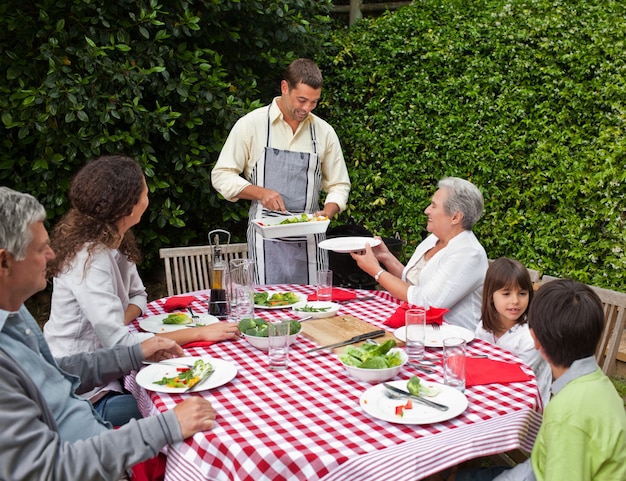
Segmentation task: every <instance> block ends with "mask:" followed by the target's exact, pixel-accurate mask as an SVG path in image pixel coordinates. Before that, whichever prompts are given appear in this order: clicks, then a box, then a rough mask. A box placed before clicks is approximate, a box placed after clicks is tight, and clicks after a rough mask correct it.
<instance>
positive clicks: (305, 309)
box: [291, 301, 341, 319]
mask: <svg viewBox="0 0 626 481" xmlns="http://www.w3.org/2000/svg"><path fill="white" fill-rule="evenodd" d="M340 307H341V306H340V305H339V304H335V303H334V302H327V301H304V302H298V303H296V304H294V305H293V306H291V309H292V310H293V312H294V314H295V315H296V316H298V317H300V318H303V317H312V318H313V319H323V318H325V317H335V316H336V315H337V312H339V308H340Z"/></svg>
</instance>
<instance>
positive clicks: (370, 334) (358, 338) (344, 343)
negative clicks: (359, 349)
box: [306, 329, 387, 354]
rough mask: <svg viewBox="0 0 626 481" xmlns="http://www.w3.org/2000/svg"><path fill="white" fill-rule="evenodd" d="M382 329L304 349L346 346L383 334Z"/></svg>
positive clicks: (314, 349)
mask: <svg viewBox="0 0 626 481" xmlns="http://www.w3.org/2000/svg"><path fill="white" fill-rule="evenodd" d="M386 332H387V331H385V330H384V329H379V330H378V331H372V332H366V333H365V334H359V335H358V336H354V337H353V338H350V339H348V340H347V341H341V342H336V343H335V344H329V345H327V346H320V347H315V348H313V349H309V350H308V351H306V354H308V353H310V352H315V351H320V350H322V349H332V348H334V347H341V346H347V345H348V344H354V343H355V342H361V341H365V340H366V339H374V338H375V337H380V336H384V335H385V333H386Z"/></svg>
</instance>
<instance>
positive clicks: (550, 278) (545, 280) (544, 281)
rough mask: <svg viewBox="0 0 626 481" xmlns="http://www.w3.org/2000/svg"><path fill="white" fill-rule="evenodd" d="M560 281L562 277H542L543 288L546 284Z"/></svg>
mask: <svg viewBox="0 0 626 481" xmlns="http://www.w3.org/2000/svg"><path fill="white" fill-rule="evenodd" d="M559 279H560V277H554V276H548V275H546V274H544V275H543V276H542V277H541V285H542V286H543V285H544V284H545V283H546V282H552V281H558V280H559Z"/></svg>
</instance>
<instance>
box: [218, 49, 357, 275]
mask: <svg viewBox="0 0 626 481" xmlns="http://www.w3.org/2000/svg"><path fill="white" fill-rule="evenodd" d="M321 92H322V73H321V72H320V70H319V68H318V67H317V65H316V64H315V63H314V62H313V61H311V60H308V59H298V60H294V61H293V62H292V63H291V64H290V65H289V66H288V67H287V70H286V71H285V75H284V79H283V80H282V81H281V82H280V93H281V95H280V97H276V98H274V100H273V102H272V103H271V105H268V106H266V107H262V108H260V109H257V110H254V111H253V112H250V113H248V114H247V115H245V116H244V117H242V118H241V119H239V120H238V121H237V123H236V124H235V126H234V127H233V129H232V130H231V132H230V134H229V136H228V138H227V139H226V143H225V144H224V147H223V148H222V152H221V153H220V156H219V159H218V160H217V163H216V165H215V167H214V168H213V171H212V173H211V180H212V183H213V187H215V189H216V190H217V191H218V192H219V193H220V194H222V195H223V196H224V197H225V198H226V199H227V200H229V201H231V202H235V201H237V200H239V199H246V200H251V201H252V203H251V205H250V215H249V220H252V219H258V218H260V217H267V216H271V215H277V214H278V213H280V212H285V211H289V212H292V213H302V212H304V213H307V214H315V215H321V216H327V217H328V218H332V217H334V216H335V215H336V214H337V213H338V212H341V211H342V210H344V209H345V208H346V203H347V202H348V194H349V193H350V178H349V176H348V169H347V167H346V164H345V161H344V158H343V153H342V151H341V145H340V143H339V138H338V137H337V134H336V133H335V131H334V129H333V128H332V127H331V126H330V125H329V124H328V123H327V122H325V121H324V120H322V119H320V118H319V117H317V116H315V115H313V114H312V113H311V111H312V110H313V109H314V108H315V107H317V104H318V102H319V99H320V95H321ZM242 174H243V177H242V176H241V175H242ZM322 190H324V191H325V192H326V193H327V195H326V200H325V204H324V207H323V208H322V209H320V205H319V199H320V192H321V191H322ZM322 239H323V235H309V236H302V237H290V238H283V239H264V238H263V237H261V236H260V235H259V234H257V233H256V232H255V231H254V229H253V226H252V223H251V222H249V224H248V251H249V255H250V256H251V258H252V259H254V260H255V262H256V270H257V276H258V282H259V283H261V284H280V283H293V284H314V283H315V282H316V281H317V269H318V267H319V268H320V269H327V268H328V257H327V254H326V252H325V251H321V250H319V249H318V248H317V244H318V242H319V241H320V240H322Z"/></svg>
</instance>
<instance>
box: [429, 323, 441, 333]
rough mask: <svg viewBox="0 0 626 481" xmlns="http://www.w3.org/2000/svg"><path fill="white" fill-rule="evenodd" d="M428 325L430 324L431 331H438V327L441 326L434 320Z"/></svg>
mask: <svg viewBox="0 0 626 481" xmlns="http://www.w3.org/2000/svg"><path fill="white" fill-rule="evenodd" d="M430 326H432V328H433V331H438V330H439V329H441V326H440V325H439V324H437V323H436V322H433V323H431V324H430Z"/></svg>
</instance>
